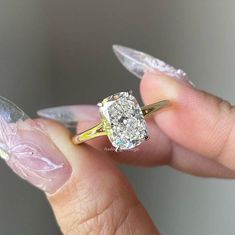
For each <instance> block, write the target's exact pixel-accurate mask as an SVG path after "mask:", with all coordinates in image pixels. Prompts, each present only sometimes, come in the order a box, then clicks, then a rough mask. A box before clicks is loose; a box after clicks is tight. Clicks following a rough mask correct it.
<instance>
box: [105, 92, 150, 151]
mask: <svg viewBox="0 0 235 235" xmlns="http://www.w3.org/2000/svg"><path fill="white" fill-rule="evenodd" d="M100 114H101V118H102V122H103V125H104V129H105V131H106V133H107V136H108V138H109V140H110V141H111V143H112V145H113V146H114V147H115V148H116V149H119V150H124V149H132V148H134V147H136V146H138V145H139V144H141V143H142V142H143V141H144V140H145V139H146V136H147V126H146V122H145V120H144V116H143V113H142V111H141V108H140V106H139V104H138V102H137V100H136V99H135V97H134V96H133V95H132V94H131V93H130V92H119V93H117V94H114V95H111V96H109V97H107V98H105V99H104V100H103V101H102V106H101V107H100Z"/></svg>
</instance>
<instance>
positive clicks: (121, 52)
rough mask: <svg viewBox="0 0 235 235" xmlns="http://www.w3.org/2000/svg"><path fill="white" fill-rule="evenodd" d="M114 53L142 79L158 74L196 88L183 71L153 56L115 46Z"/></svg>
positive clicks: (129, 69) (130, 70)
mask: <svg viewBox="0 0 235 235" xmlns="http://www.w3.org/2000/svg"><path fill="white" fill-rule="evenodd" d="M113 51H114V53H115V55H116V56H117V58H118V60H119V61H120V62H121V64H122V65H123V66H124V67H125V68H126V69H127V70H128V71H129V72H131V73H132V74H134V75H135V76H137V77H138V78H140V79H141V78H142V77H143V75H144V73H146V72H157V73H160V74H161V73H162V74H165V75H167V76H169V77H172V78H175V79H178V80H181V81H183V82H185V83H188V84H190V85H192V86H194V84H193V83H192V82H191V81H190V80H189V79H188V76H187V74H186V73H185V72H184V71H183V70H181V69H175V68H174V67H173V66H170V65H168V64H166V63H165V62H164V61H162V60H159V59H157V58H154V57H153V56H151V55H148V54H146V53H144V52H141V51H137V50H134V49H131V48H128V47H124V46H120V45H113Z"/></svg>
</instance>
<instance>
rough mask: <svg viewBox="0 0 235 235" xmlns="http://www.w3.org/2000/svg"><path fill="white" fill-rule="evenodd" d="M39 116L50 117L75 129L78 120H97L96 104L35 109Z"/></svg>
mask: <svg viewBox="0 0 235 235" xmlns="http://www.w3.org/2000/svg"><path fill="white" fill-rule="evenodd" d="M37 114H38V115H39V116H40V117H43V118H48V119H52V120H55V121H58V122H60V123H62V124H64V125H65V126H66V127H68V128H70V129H76V127H77V123H78V122H83V121H96V120H99V112H98V107H97V106H96V105H68V106H58V107H51V108H46V109H41V110H38V111H37Z"/></svg>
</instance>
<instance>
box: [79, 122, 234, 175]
mask: <svg viewBox="0 0 235 235" xmlns="http://www.w3.org/2000/svg"><path fill="white" fill-rule="evenodd" d="M95 124H96V122H95V121H93V122H91V121H88V122H86V121H83V122H80V124H79V125H78V126H77V131H78V133H79V132H82V131H84V130H86V129H88V128H90V127H91V126H93V125H95ZM147 125H148V135H149V136H150V138H149V140H148V141H146V142H144V143H143V144H141V145H140V146H138V147H136V148H134V149H132V150H130V151H121V152H115V150H114V148H113V147H112V146H111V144H110V142H109V140H108V138H107V137H100V138H95V139H93V140H90V141H87V142H86V144H88V145H90V146H92V147H94V148H96V149H98V150H100V151H103V152H106V153H107V154H109V157H110V158H112V159H114V160H116V161H117V162H119V163H123V164H129V165H136V166H159V165H166V164H168V165H170V166H172V167H174V168H176V169H178V170H181V171H183V172H186V173H189V174H192V175H196V176H203V177H219V178H235V172H234V171H232V170H229V169H228V168H227V167H225V166H223V165H221V164H220V163H218V162H215V161H213V160H211V159H208V158H205V157H202V156H200V155H199V154H198V153H195V152H192V151H190V150H188V149H185V148H184V147H182V146H180V145H178V144H176V143H174V142H172V141H171V140H170V139H169V138H168V137H167V136H166V135H165V134H164V133H163V132H162V131H161V130H160V129H159V127H158V126H157V125H156V122H155V121H154V120H153V119H151V118H149V119H147Z"/></svg>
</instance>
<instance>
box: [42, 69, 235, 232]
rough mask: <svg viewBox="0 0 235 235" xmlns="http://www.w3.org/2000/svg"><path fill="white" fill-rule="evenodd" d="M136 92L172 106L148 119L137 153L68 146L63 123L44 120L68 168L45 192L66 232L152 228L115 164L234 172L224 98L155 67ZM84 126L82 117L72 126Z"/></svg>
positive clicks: (230, 117)
mask: <svg viewBox="0 0 235 235" xmlns="http://www.w3.org/2000/svg"><path fill="white" fill-rule="evenodd" d="M140 90H141V95H142V97H143V100H144V102H145V103H146V104H149V103H153V102H156V101H158V100H162V99H169V100H171V101H172V106H171V107H170V108H169V109H167V110H164V111H162V112H160V113H156V114H155V115H154V116H153V117H152V118H149V120H148V127H149V132H150V140H149V141H147V142H145V143H143V144H142V145H140V146H139V148H138V151H136V152H130V151H127V152H118V153H116V152H114V151H112V152H110V151H104V148H105V147H106V148H109V147H110V144H109V142H108V141H107V139H106V138H97V139H94V140H91V141H88V142H87V143H85V144H82V145H79V146H75V145H73V144H72V142H71V136H70V134H69V133H68V131H67V130H66V129H65V128H64V127H62V126H60V125H59V124H56V123H54V122H52V121H43V123H44V126H45V127H46V130H47V133H48V134H49V136H50V137H51V139H52V140H53V142H54V143H55V144H56V145H57V146H58V148H59V149H60V150H61V152H62V153H63V154H64V155H65V156H66V158H67V159H68V161H69V162H70V165H71V166H72V169H73V171H72V175H71V177H70V178H69V180H68V181H67V182H66V183H65V184H64V185H63V187H62V188H60V189H59V190H58V191H57V192H56V193H55V194H53V195H48V199H49V202H50V203H51V205H52V208H53V210H54V213H55V216H56V219H57V221H58V224H59V226H60V227H61V230H62V232H63V233H64V234H65V235H70V234H88V233H91V234H122V235H123V234H141V235H142V234H159V232H158V230H157V229H156V228H155V226H154V224H153V222H152V220H151V219H150V217H149V216H148V214H147V212H146V211H145V209H144V207H143V206H142V204H141V202H139V200H138V198H137V196H136V195H135V193H134V191H133V189H132V187H131V186H130V185H129V183H128V182H127V179H126V177H125V176H124V175H123V174H122V173H121V172H120V171H119V169H118V163H120V162H121V163H128V164H133V165H143V166H154V165H156V166H157V165H163V164H168V165H170V166H172V167H174V168H177V169H179V170H181V171H184V172H187V173H190V174H193V175H198V176H206V177H222V178H234V177H235V172H234V170H235V156H234V152H235V145H234V142H235V131H234V130H235V129H234V126H235V114H234V108H233V107H232V106H231V105H230V104H229V103H227V102H226V101H223V100H221V99H218V98H217V97H215V96H212V95H210V94H207V93H205V92H202V91H200V90H197V89H195V88H193V87H191V86H188V85H185V84H184V83H182V82H180V81H177V80H174V79H172V78H170V77H167V76H164V75H159V74H158V75H157V74H154V73H147V74H145V76H144V78H143V79H142V81H141V84H140ZM94 112H95V111H94ZM94 115H96V113H94ZM94 124H95V123H94ZM91 125H92V122H91V121H89V122H85V121H83V122H81V123H80V125H79V126H78V131H80V130H83V129H86V128H87V127H90V126H91Z"/></svg>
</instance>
